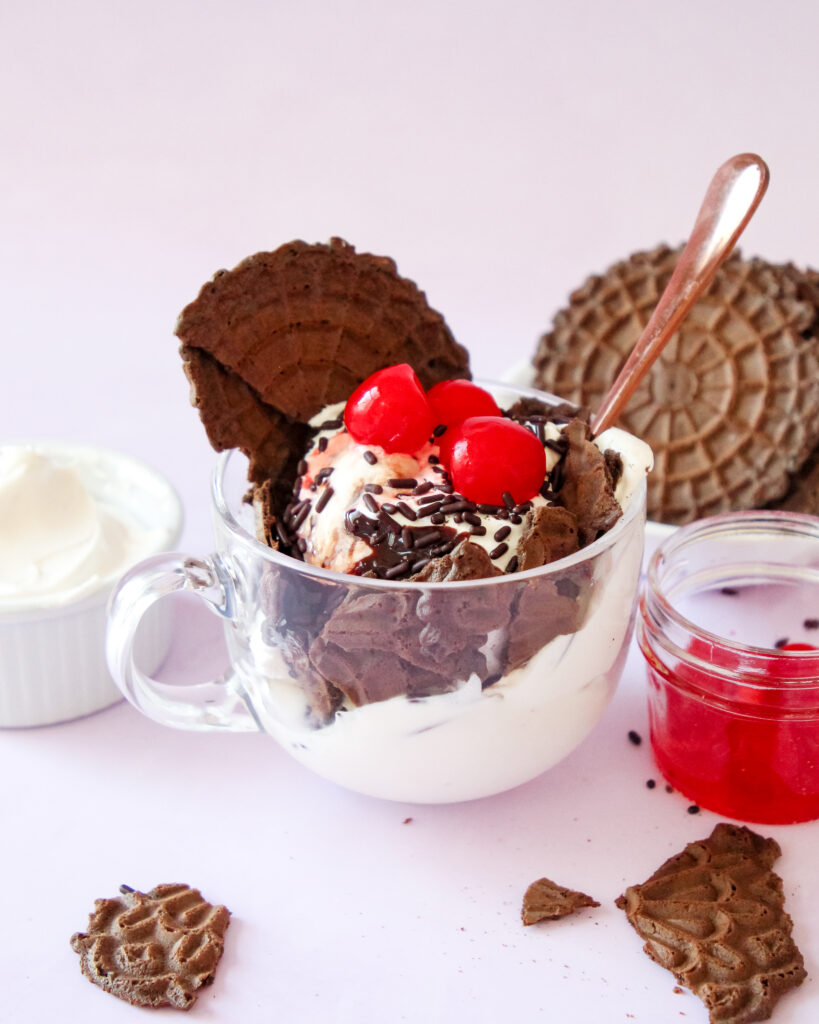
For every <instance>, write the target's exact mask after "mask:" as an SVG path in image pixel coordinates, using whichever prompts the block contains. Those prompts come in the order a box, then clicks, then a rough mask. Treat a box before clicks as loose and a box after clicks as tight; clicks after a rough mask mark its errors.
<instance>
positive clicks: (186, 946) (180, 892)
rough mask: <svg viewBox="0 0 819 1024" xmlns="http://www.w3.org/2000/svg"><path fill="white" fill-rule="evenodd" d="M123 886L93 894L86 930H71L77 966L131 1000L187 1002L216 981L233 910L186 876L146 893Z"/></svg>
mask: <svg viewBox="0 0 819 1024" xmlns="http://www.w3.org/2000/svg"><path fill="white" fill-rule="evenodd" d="M120 893H121V896H119V897H115V898H113V899H100V900H95V901H94V911H93V912H92V913H91V914H90V915H89V918H88V930H87V931H86V932H76V933H75V934H74V935H72V936H71V948H72V949H73V950H74V952H75V953H79V955H80V969H81V970H82V972H83V974H84V975H85V976H86V977H87V978H88V980H89V981H92V982H93V983H94V984H95V985H99V987H100V988H101V989H103V990H104V991H106V992H110V993H111V995H115V996H117V997H118V998H119V999H124V1000H125V1002H127V1003H131V1005H132V1006H146V1007H154V1008H156V1007H160V1006H171V1007H174V1008H176V1009H178V1010H189V1009H190V1008H191V1007H192V1006H193V1004H194V1003H195V1002H196V997H197V995H198V990H199V989H200V988H202V986H204V985H209V984H211V983H212V982H213V979H214V976H215V972H216V967H217V965H218V963H219V960H220V958H221V956H222V952H223V949H224V935H225V931H226V930H227V927H228V925H229V924H230V911H229V910H228V909H227V907H222V906H214V905H212V904H210V903H208V902H207V901H206V900H204V899H203V897H202V894H201V893H200V892H199V890H198V889H192V888H191V887H190V886H189V885H185V884H169V885H158V886H156V887H155V888H154V889H151V891H150V892H147V893H143V892H137V891H136V890H134V889H132V888H131V887H130V886H127V885H122V886H120Z"/></svg>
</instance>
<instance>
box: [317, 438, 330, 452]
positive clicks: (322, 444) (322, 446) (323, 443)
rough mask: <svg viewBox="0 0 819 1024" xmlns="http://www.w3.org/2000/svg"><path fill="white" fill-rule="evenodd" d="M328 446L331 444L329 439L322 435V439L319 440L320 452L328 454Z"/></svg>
mask: <svg viewBox="0 0 819 1024" xmlns="http://www.w3.org/2000/svg"><path fill="white" fill-rule="evenodd" d="M328 444H329V441H328V439H327V437H326V435H322V436H321V437H320V438H319V439H318V450H319V451H320V452H326V451H327V445H328Z"/></svg>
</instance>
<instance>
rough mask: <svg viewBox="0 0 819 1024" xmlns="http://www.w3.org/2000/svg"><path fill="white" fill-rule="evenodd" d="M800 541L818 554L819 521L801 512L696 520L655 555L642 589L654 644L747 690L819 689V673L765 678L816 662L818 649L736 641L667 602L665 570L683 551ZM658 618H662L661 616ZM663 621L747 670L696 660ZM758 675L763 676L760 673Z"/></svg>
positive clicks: (756, 512)
mask: <svg viewBox="0 0 819 1024" xmlns="http://www.w3.org/2000/svg"><path fill="white" fill-rule="evenodd" d="M755 534H756V535H758V536H760V537H762V536H768V537H771V536H775V535H783V534H784V535H789V536H797V537H798V536H801V537H804V538H806V539H809V540H815V541H816V542H817V548H818V549H819V518H817V517H816V516H811V515H807V514H804V513H801V512H787V511H778V510H770V509H762V510H747V511H738V512H724V513H720V514H718V515H714V516H709V517H707V518H705V519H699V520H696V521H695V522H693V523H689V524H687V525H686V526H681V527H679V528H678V529H676V530H674V532H673V533H671V534H670V535H669V536H668V537H666V538H665V539H664V540H663V542H662V543H661V544H660V545H659V546H658V547H657V549H656V550H655V551H654V553H653V555H652V556H651V559H650V560H649V563H648V567H647V569H646V573H645V578H644V580H643V584H642V588H641V589H642V593H641V595H640V601H639V608H640V615H641V617H642V619H643V621H644V623H645V625H646V628H647V629H648V630H649V632H650V635H651V637H652V639H653V640H657V641H658V642H659V643H660V645H661V646H662V647H663V648H664V649H665V650H667V651H668V652H669V653H671V654H673V655H674V656H675V657H677V658H680V659H681V660H683V661H686V662H689V663H696V664H697V666H698V667H699V668H701V669H705V668H707V670H708V673H709V674H712V675H714V676H715V677H717V678H721V679H723V680H727V679H730V678H732V677H733V678H740V679H741V681H742V685H743V686H752V687H755V688H757V689H758V690H777V691H780V692H781V690H782V687H783V682H785V685H786V686H787V688H788V689H789V690H796V689H803V690H809V689H816V688H818V687H819V674H817V675H816V676H814V677H812V678H810V679H796V680H792V679H788V680H786V681H785V680H782V679H781V678H777V679H775V681H774V682H767V681H766V680H765V679H764V678H761V675H762V674H763V673H765V670H766V669H767V668H769V667H771V666H772V665H773V664H777V665H780V666H781V665H782V664H786V663H787V664H791V665H793V666H794V668H799V667H802V666H805V665H807V663H808V662H816V661H817V658H819V652H818V651H816V650H807V651H804V650H789V651H785V650H781V649H778V648H771V647H769V646H768V647H763V646H757V645H754V644H749V643H744V642H741V641H737V640H732V639H730V638H729V637H726V636H724V635H722V634H720V633H716V632H713V631H711V630H709V629H707V628H706V627H704V626H700V625H698V624H696V623H695V622H693V621H692V620H691V619H689V618H688V617H687V616H685V615H683V614H682V612H680V611H679V610H678V609H677V608H676V607H675V606H674V604H672V602H671V601H670V600H669V599H668V597H666V594H665V592H664V589H663V585H662V582H663V570H664V569H666V568H668V567H669V566H670V565H672V564H673V559H674V558H676V557H677V556H679V555H680V554H681V553H682V552H683V551H684V550H686V549H688V548H690V547H692V546H693V545H695V544H697V543H699V542H701V541H703V540H706V539H711V540H713V539H715V538H719V537H720V536H728V535H730V536H732V537H737V536H738V535H748V536H753V535H755ZM658 613H659V615H658ZM659 617H661V618H662V619H665V620H667V621H668V622H669V623H670V624H672V625H673V626H675V627H676V628H677V629H678V630H679V631H681V632H682V633H683V634H687V635H689V636H690V637H691V638H692V639H701V640H703V641H705V642H707V643H708V644H710V645H711V646H712V647H713V648H715V649H718V650H723V651H725V652H726V653H730V654H734V655H738V656H742V659H743V662H744V663H745V664H744V667H743V668H725V667H723V666H720V665H715V664H712V663H705V662H703V661H702V659H700V658H698V657H696V655H692V654H691V652H690V651H688V650H687V649H685V648H683V647H680V646H679V644H678V643H676V642H675V641H674V640H673V639H672V638H671V637H670V636H669V635H668V631H667V630H665V629H663V627H662V624H661V622H660V621H659ZM758 673H759V674H758Z"/></svg>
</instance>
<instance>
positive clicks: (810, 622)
mask: <svg viewBox="0 0 819 1024" xmlns="http://www.w3.org/2000/svg"><path fill="white" fill-rule="evenodd" d="M802 625H803V626H804V627H805V629H819V619H805V621H804V622H803V623H802Z"/></svg>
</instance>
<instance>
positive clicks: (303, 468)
mask: <svg viewBox="0 0 819 1024" xmlns="http://www.w3.org/2000/svg"><path fill="white" fill-rule="evenodd" d="M306 472H307V462H306V461H305V460H304V459H301V460H300V461H299V464H298V466H296V476H304V474H305V473H306Z"/></svg>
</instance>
